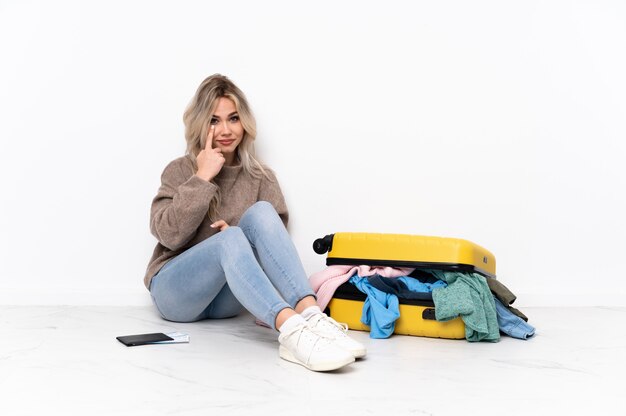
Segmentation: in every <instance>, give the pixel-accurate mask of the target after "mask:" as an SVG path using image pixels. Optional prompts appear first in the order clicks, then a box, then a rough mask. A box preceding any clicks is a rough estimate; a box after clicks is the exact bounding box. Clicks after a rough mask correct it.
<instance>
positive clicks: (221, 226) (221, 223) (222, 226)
mask: <svg viewBox="0 0 626 416" xmlns="http://www.w3.org/2000/svg"><path fill="white" fill-rule="evenodd" d="M228 227H229V225H228V224H226V221H224V220H219V221H215V222H214V223H213V224H211V228H219V229H220V231H224V230H225V229H227V228H228Z"/></svg>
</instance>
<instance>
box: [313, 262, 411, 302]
mask: <svg viewBox="0 0 626 416" xmlns="http://www.w3.org/2000/svg"><path fill="white" fill-rule="evenodd" d="M413 270H415V269H412V268H410V267H382V266H339V265H337V266H328V267H327V268H326V269H324V270H322V271H320V272H317V273H313V274H312V275H311V277H309V284H310V285H311V287H312V288H313V290H314V291H315V294H316V295H317V304H318V306H319V307H320V309H321V310H324V309H326V306H327V305H328V302H330V299H331V298H332V297H333V295H334V294H335V290H337V288H338V287H339V286H341V284H342V283H345V282H347V281H348V280H349V279H350V278H351V277H352V276H353V275H355V274H356V275H358V276H361V277H366V276H372V275H374V274H378V275H380V276H383V277H400V276H407V275H409V274H411V273H412V272H413Z"/></svg>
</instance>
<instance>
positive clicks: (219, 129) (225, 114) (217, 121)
mask: <svg viewBox="0 0 626 416" xmlns="http://www.w3.org/2000/svg"><path fill="white" fill-rule="evenodd" d="M211 125H212V126H215V131H214V133H213V143H212V146H213V147H214V148H215V147H218V148H220V149H221V150H222V153H223V154H224V155H225V156H226V161H227V162H228V161H229V160H230V161H231V162H232V161H233V158H234V152H235V150H236V149H237V146H239V143H241V139H243V134H244V131H243V126H242V125H241V120H239V113H237V107H235V103H234V102H233V100H231V99H230V98H226V97H221V98H220V99H219V100H218V102H217V108H216V109H215V112H214V113H213V116H212V117H211Z"/></svg>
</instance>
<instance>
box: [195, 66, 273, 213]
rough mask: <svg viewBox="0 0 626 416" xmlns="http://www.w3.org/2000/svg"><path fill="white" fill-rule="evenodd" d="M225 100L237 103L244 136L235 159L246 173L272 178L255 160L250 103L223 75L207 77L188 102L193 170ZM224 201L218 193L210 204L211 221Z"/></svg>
mask: <svg viewBox="0 0 626 416" xmlns="http://www.w3.org/2000/svg"><path fill="white" fill-rule="evenodd" d="M222 97H226V98H229V99H231V100H232V101H233V102H234V103H235V107H236V108H237V113H238V114H239V119H240V120H241V125H242V126H243V130H244V134H243V138H242V140H241V143H240V144H239V146H237V154H236V157H237V159H239V161H240V162H241V165H242V169H243V171H244V173H246V174H248V175H250V176H252V177H254V178H260V177H261V175H264V176H265V177H266V178H268V179H270V177H269V176H268V174H267V172H266V171H265V169H264V168H263V166H262V165H261V163H260V162H259V161H258V160H257V158H256V153H255V151H254V139H255V138H256V120H255V119H254V115H253V114H252V111H251V109H250V105H249V104H248V100H247V99H246V96H245V95H244V94H243V92H242V91H241V90H240V89H239V88H238V87H237V86H236V85H235V84H234V83H233V82H232V81H231V80H230V79H228V78H227V77H225V76H224V75H220V74H213V75H211V76H210V77H207V78H206V79H205V80H204V81H202V83H201V84H200V86H199V87H198V89H197V90H196V93H195V95H194V96H193V98H192V99H191V101H190V102H189V105H188V106H187V108H186V109H185V113H184V114H183V122H184V123H185V140H186V141H187V154H188V155H189V156H190V158H191V161H192V163H193V167H194V169H198V164H197V162H196V156H197V155H198V153H200V151H201V150H202V149H204V146H205V143H206V137H207V134H208V132H209V128H210V122H211V118H212V117H213V113H214V111H215V108H216V107H217V102H218V100H219V99H220V98H222ZM220 202H221V195H220V192H219V190H218V192H217V194H216V196H215V198H213V200H211V203H210V204H209V218H210V219H211V220H213V221H216V220H218V219H219V218H218V217H217V216H218V211H217V209H218V207H219V205H220Z"/></svg>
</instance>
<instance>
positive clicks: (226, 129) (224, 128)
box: [221, 120, 230, 136]
mask: <svg viewBox="0 0 626 416" xmlns="http://www.w3.org/2000/svg"><path fill="white" fill-rule="evenodd" d="M221 134H222V135H225V136H227V135H229V134H230V127H229V126H228V120H225V121H224V122H223V123H222V131H221Z"/></svg>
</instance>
